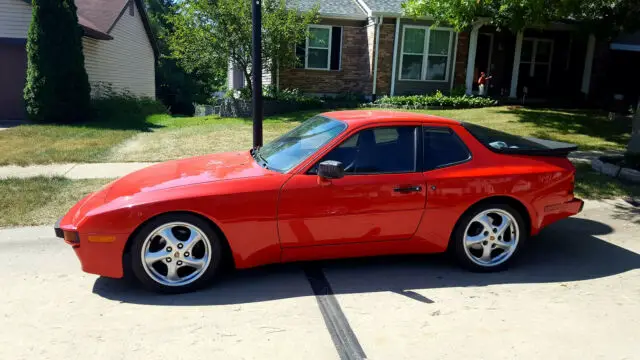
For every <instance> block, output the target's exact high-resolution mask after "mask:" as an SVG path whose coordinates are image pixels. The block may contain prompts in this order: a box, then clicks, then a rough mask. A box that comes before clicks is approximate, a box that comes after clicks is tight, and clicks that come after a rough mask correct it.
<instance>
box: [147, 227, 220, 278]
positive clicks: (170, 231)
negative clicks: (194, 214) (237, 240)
mask: <svg viewBox="0 0 640 360" xmlns="http://www.w3.org/2000/svg"><path fill="white" fill-rule="evenodd" d="M140 256H141V260H142V267H143V268H144V270H145V272H146V273H147V275H149V276H150V277H151V278H152V279H153V280H154V281H155V282H157V283H159V284H162V285H166V286H175V287H177V286H184V285H187V284H190V283H192V282H194V281H196V280H197V279H198V278H200V277H201V276H202V275H203V274H204V273H205V271H206V270H207V269H208V268H209V266H210V265H211V246H210V242H209V239H208V238H207V236H206V235H205V233H204V231H202V230H201V229H200V228H198V227H197V226H194V225H192V224H189V223H185V222H171V223H167V224H164V225H161V226H159V227H157V228H156V229H155V230H153V231H152V232H151V233H150V234H149V236H147V238H146V239H145V240H144V243H143V245H142V251H141V253H140Z"/></svg>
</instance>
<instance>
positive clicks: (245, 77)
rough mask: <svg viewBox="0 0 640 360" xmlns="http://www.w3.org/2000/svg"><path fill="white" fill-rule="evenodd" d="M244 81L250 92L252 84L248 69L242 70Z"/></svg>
mask: <svg viewBox="0 0 640 360" xmlns="http://www.w3.org/2000/svg"><path fill="white" fill-rule="evenodd" d="M244 81H246V86H245V87H246V88H249V93H251V89H253V85H252V83H251V74H250V73H249V72H248V71H245V72H244Z"/></svg>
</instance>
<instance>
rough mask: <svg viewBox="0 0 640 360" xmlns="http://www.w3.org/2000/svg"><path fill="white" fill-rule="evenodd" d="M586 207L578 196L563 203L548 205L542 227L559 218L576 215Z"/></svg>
mask: <svg viewBox="0 0 640 360" xmlns="http://www.w3.org/2000/svg"><path fill="white" fill-rule="evenodd" d="M583 208H584V201H582V200H581V199H578V198H574V199H573V200H570V201H567V202H565V203H561V204H554V205H548V206H545V208H544V218H543V219H542V224H541V226H540V228H543V227H545V226H547V225H549V224H551V223H554V222H556V221H558V220H562V219H564V218H568V217H569V216H573V215H576V214H578V213H580V212H581V211H582V209H583Z"/></svg>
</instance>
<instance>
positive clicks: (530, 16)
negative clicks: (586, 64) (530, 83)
mask: <svg viewBox="0 0 640 360" xmlns="http://www.w3.org/2000/svg"><path fill="white" fill-rule="evenodd" d="M402 6H403V8H404V10H405V12H406V13H407V14H409V15H412V16H416V17H417V16H424V15H427V14H428V15H430V16H433V17H434V18H435V20H436V23H448V24H451V25H452V26H453V27H455V28H456V30H458V31H464V30H467V29H469V28H470V27H471V25H472V24H473V23H474V22H476V21H478V20H479V19H484V20H487V21H488V22H489V23H490V24H491V25H494V26H496V27H498V28H506V29H510V30H512V31H519V30H522V29H524V28H525V27H533V26H538V25H545V24H547V23H549V22H552V21H563V20H565V21H566V20H567V19H570V20H571V21H574V22H575V23H576V24H578V26H580V27H582V28H583V29H585V30H586V31H588V32H590V33H594V34H595V35H596V36H598V37H600V38H604V39H610V38H611V37H612V36H615V35H616V34H617V33H620V32H623V31H624V32H634V31H636V30H638V29H640V1H638V0H408V1H407V2H406V3H404V4H403V5H402ZM638 86H640V85H638ZM639 113H640V107H638V111H636V114H635V117H634V120H633V131H632V136H631V141H630V142H629V145H628V146H627V152H628V153H629V154H630V155H631V157H633V158H635V159H640V114H639ZM637 162H638V163H639V164H640V161H637Z"/></svg>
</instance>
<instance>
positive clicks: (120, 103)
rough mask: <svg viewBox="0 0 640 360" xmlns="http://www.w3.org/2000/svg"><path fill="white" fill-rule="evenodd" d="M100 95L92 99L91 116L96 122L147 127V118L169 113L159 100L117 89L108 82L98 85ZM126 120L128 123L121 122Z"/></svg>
mask: <svg viewBox="0 0 640 360" xmlns="http://www.w3.org/2000/svg"><path fill="white" fill-rule="evenodd" d="M96 88H97V89H96V93H97V94H98V96H97V97H96V98H94V99H93V100H92V101H91V115H92V116H91V117H92V119H93V122H94V123H102V124H105V125H106V126H110V127H117V126H118V125H126V128H132V129H134V128H137V127H138V125H139V127H141V128H146V127H147V125H148V124H146V121H147V118H148V117H150V116H151V115H155V114H167V113H168V111H167V108H166V107H165V106H164V105H163V104H162V103H161V102H160V101H158V100H154V99H151V98H146V97H137V96H135V95H133V94H132V93H130V92H128V91H115V90H113V89H112V87H111V86H110V85H108V84H98V85H96ZM122 122H126V123H127V124H121V123H122Z"/></svg>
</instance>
